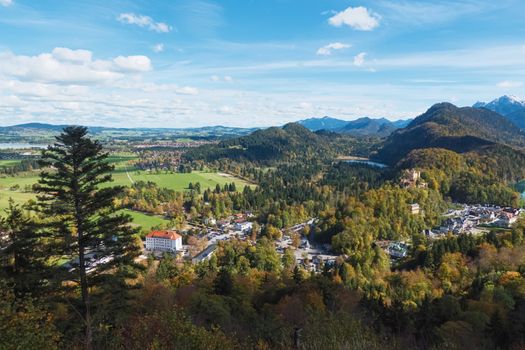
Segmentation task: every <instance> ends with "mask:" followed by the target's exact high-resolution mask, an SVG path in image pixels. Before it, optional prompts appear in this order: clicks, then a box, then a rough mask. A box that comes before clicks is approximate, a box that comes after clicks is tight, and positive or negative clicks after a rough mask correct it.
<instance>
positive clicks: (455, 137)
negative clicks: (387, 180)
mask: <svg viewBox="0 0 525 350" xmlns="http://www.w3.org/2000/svg"><path fill="white" fill-rule="evenodd" d="M497 145H501V146H505V147H508V148H513V149H521V148H522V147H524V146H525V134H524V133H523V132H522V131H521V130H520V129H519V128H518V127H517V126H516V125H515V124H513V123H512V122H510V121H509V120H508V119H507V118H506V117H504V116H502V115H500V114H498V113H496V112H493V111H491V110H489V109H486V108H472V107H462V108H459V107H456V106H454V105H453V104H450V103H438V104H436V105H434V106H432V107H431V108H430V109H428V110H427V111H426V112H425V113H423V114H422V115H420V116H419V117H417V118H416V119H414V120H413V121H412V122H411V123H410V124H409V125H408V126H407V127H406V128H403V129H399V130H396V131H395V132H394V133H392V134H391V135H390V136H389V137H388V138H387V140H386V141H385V143H384V145H383V147H382V148H381V149H380V150H379V151H378V152H377V154H376V155H374V158H375V159H377V160H380V161H381V162H384V163H387V164H392V165H393V164H396V163H397V162H398V161H399V160H401V159H402V158H403V157H405V156H407V155H408V154H409V153H410V152H411V151H413V150H416V149H425V148H444V149H448V150H451V151H454V152H457V153H466V152H473V151H474V152H477V151H481V150H482V149H486V148H487V147H492V146H497Z"/></svg>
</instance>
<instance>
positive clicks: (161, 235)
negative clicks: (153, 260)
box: [146, 230, 182, 252]
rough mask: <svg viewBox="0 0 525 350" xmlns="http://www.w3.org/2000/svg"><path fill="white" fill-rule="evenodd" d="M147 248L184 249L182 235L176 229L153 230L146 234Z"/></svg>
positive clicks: (168, 250)
mask: <svg viewBox="0 0 525 350" xmlns="http://www.w3.org/2000/svg"><path fill="white" fill-rule="evenodd" d="M146 250H149V251H165V252H176V251H179V250H182V237H181V236H180V235H179V234H178V233H177V232H175V231H169V230H166V231H151V232H150V233H149V234H148V235H147V236H146Z"/></svg>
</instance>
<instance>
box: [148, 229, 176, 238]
mask: <svg viewBox="0 0 525 350" xmlns="http://www.w3.org/2000/svg"><path fill="white" fill-rule="evenodd" d="M146 237H149V238H164V239H171V240H176V239H179V238H181V236H180V235H179V234H178V233H177V232H175V231H151V232H150V233H149V234H148V235H147V236H146Z"/></svg>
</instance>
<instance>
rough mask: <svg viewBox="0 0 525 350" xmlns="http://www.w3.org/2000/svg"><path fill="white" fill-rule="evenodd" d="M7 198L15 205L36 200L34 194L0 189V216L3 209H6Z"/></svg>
mask: <svg viewBox="0 0 525 350" xmlns="http://www.w3.org/2000/svg"><path fill="white" fill-rule="evenodd" d="M9 198H13V200H14V201H15V203H16V204H24V203H25V202H27V201H28V200H30V199H36V195H35V194H34V193H25V192H20V191H9V190H5V189H0V214H3V213H4V209H6V208H7V207H8V205H9Z"/></svg>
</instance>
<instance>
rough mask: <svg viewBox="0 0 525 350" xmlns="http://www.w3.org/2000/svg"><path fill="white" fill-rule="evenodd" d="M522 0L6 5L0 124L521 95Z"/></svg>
mask: <svg viewBox="0 0 525 350" xmlns="http://www.w3.org/2000/svg"><path fill="white" fill-rule="evenodd" d="M524 18H525V1H523V0H498V1H489V0H486V1H480V0H446V1H442V0H432V1H431V0H428V1H423V0H418V1H412V0H375V1H348V0H224V1H211V0H166V1H161V0H156V1H146V0H133V1H132V0H111V1H108V0H104V1H95V0H92V1H86V0H75V1H69V0H63V1H61V0H31V1H30V0H0V125H13V124H19V123H27V122H46V123H53V124H82V125H100V126H113V127H198V126H205V125H227V126H238V127H262V126H270V125H282V124H285V123H287V122H291V121H296V120H300V119H305V118H310V117H322V116H331V117H336V118H340V119H345V120H353V119H357V118H359V117H363V116H370V117H386V118H388V119H391V120H395V119H406V118H413V117H415V116H417V115H419V114H421V113H423V112H424V111H425V110H426V109H428V108H429V107H430V106H431V105H432V104H434V103H437V102H443V101H448V102H452V103H454V104H456V105H460V106H464V105H472V104H473V103H474V102H476V101H478V100H480V101H489V100H492V99H494V98H496V97H498V96H501V95H515V96H518V97H521V98H524V99H525V85H524V84H525V25H524V21H523V19H524Z"/></svg>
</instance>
